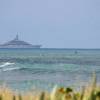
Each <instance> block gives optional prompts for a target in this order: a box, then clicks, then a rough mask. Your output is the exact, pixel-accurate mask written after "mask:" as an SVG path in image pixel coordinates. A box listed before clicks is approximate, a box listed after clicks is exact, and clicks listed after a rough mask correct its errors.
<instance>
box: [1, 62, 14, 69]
mask: <svg viewBox="0 0 100 100" xmlns="http://www.w3.org/2000/svg"><path fill="white" fill-rule="evenodd" d="M14 64H15V63H10V62H6V63H4V64H2V65H0V68H3V67H6V66H10V65H14Z"/></svg>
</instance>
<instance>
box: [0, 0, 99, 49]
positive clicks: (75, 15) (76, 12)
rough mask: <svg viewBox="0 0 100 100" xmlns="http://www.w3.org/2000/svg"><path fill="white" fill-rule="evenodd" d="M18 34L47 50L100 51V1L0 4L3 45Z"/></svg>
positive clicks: (9, 0) (13, 1)
mask: <svg viewBox="0 0 100 100" xmlns="http://www.w3.org/2000/svg"><path fill="white" fill-rule="evenodd" d="M17 33H18V34H19V36H20V39H21V40H25V41H27V42H29V43H32V44H42V45H43V47H44V48H45V47H46V48H50V47H51V48H100V0H0V43H4V42H6V41H8V40H11V39H13V38H14V37H15V35H16V34H17Z"/></svg>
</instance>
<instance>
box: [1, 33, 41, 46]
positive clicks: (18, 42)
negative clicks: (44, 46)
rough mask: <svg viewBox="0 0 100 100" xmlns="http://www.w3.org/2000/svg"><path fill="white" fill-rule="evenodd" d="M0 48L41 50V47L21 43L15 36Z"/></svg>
mask: <svg viewBox="0 0 100 100" xmlns="http://www.w3.org/2000/svg"><path fill="white" fill-rule="evenodd" d="M0 48H41V45H32V44H30V43H28V42H25V41H22V40H20V39H19V36H18V34H17V35H16V37H15V38H14V39H13V40H11V41H8V42H6V43H4V44H1V45H0Z"/></svg>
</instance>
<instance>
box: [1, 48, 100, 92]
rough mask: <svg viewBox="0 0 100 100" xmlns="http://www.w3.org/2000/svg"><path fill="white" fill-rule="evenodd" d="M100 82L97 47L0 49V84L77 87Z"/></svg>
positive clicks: (22, 88)
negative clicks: (93, 77) (93, 74)
mask: <svg viewBox="0 0 100 100" xmlns="http://www.w3.org/2000/svg"><path fill="white" fill-rule="evenodd" d="M93 72H95V73H96V75H97V82H98V83H99V82H100V79H99V77H100V50H99V49H0V84H1V85H2V84H6V85H7V86H8V87H10V88H12V89H14V90H16V89H17V90H24V91H25V90H30V89H32V88H38V89H44V90H50V89H52V88H53V87H54V86H55V85H58V86H65V87H67V86H71V87H76V88H77V87H78V88H79V87H81V86H84V85H86V84H87V83H89V80H91V76H92V73H93Z"/></svg>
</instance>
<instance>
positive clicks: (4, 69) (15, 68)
mask: <svg viewBox="0 0 100 100" xmlns="http://www.w3.org/2000/svg"><path fill="white" fill-rule="evenodd" d="M17 69H20V68H19V67H14V68H3V69H2V71H12V70H17Z"/></svg>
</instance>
